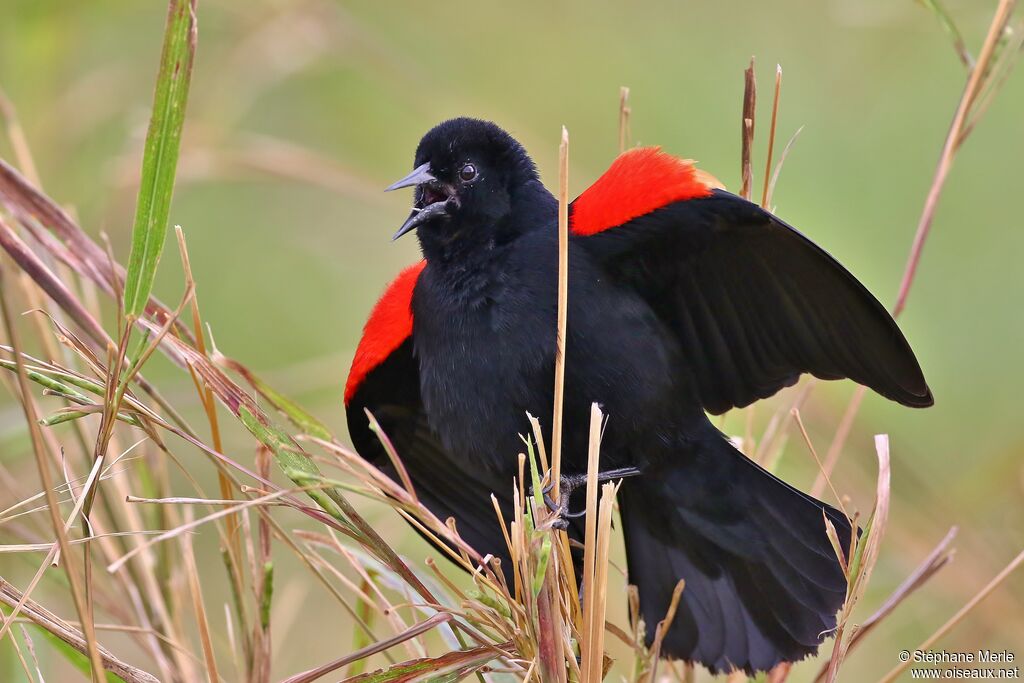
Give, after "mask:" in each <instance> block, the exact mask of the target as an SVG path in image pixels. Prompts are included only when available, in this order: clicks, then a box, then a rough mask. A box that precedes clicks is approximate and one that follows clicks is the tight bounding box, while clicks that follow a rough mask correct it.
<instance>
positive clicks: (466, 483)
mask: <svg viewBox="0 0 1024 683" xmlns="http://www.w3.org/2000/svg"><path fill="white" fill-rule="evenodd" d="M412 345H413V340H412V337H410V338H408V339H406V340H405V341H404V342H403V343H402V344H401V345H400V346H399V347H398V348H397V349H395V350H394V351H393V352H392V353H391V354H390V355H389V356H388V357H387V358H386V359H385V360H384V361H383V362H381V363H380V364H379V365H377V366H376V367H374V368H373V369H372V370H370V371H369V373H367V375H366V376H365V377H364V378H363V379H362V381H361V382H360V383H359V385H358V387H357V388H356V389H355V391H354V393H353V394H352V396H351V398H350V399H349V401H348V404H347V405H346V417H347V418H348V430H349V436H350V437H351V439H352V444H353V445H354V446H355V447H356V451H358V453H359V454H360V455H361V456H362V457H363V458H365V459H366V460H368V461H370V462H371V463H373V464H374V465H376V466H377V467H378V468H380V469H381V470H382V471H384V472H385V473H386V474H388V476H390V477H391V478H392V479H394V480H395V481H400V480H399V477H398V474H397V473H396V471H395V469H394V468H393V467H392V465H391V463H390V460H389V459H388V456H387V453H386V452H385V450H384V447H383V446H382V445H381V442H380V440H379V439H378V438H377V436H376V435H375V434H374V433H373V432H372V431H371V430H370V426H369V419H368V418H367V416H366V413H365V412H364V411H365V410H367V409H368V410H369V411H370V412H371V413H372V414H373V416H374V417H375V418H376V419H377V422H378V423H379V424H380V426H381V428H382V429H383V430H384V433H385V434H387V436H388V438H389V439H390V440H391V442H392V444H393V445H394V447H395V451H396V452H397V453H398V456H399V457H400V458H401V460H402V464H403V465H404V466H405V468H406V470H407V471H408V473H409V477H410V478H411V479H412V481H413V487H414V488H415V490H416V494H417V496H418V497H419V499H420V500H421V501H422V502H423V503H424V504H425V505H426V506H427V507H428V508H429V509H430V511H431V512H433V513H434V514H435V515H436V516H437V517H438V518H439V519H441V520H442V521H444V520H446V519H448V518H449V517H454V518H455V520H456V528H457V529H458V530H459V534H460V535H461V536H462V538H463V540H465V541H466V542H467V543H469V545H470V546H472V547H473V548H474V549H475V550H476V551H477V552H479V553H480V554H481V555H486V554H488V553H490V554H492V555H494V556H495V557H497V558H499V559H500V560H501V563H502V568H503V570H504V571H505V572H506V578H507V579H509V580H511V575H510V574H509V573H508V572H509V571H510V570H511V567H512V564H511V560H510V559H509V555H508V550H507V548H506V546H505V540H504V535H503V533H502V529H501V525H500V524H499V523H498V519H497V514H496V513H495V511H494V506H493V505H492V503H491V493H492V492H493V493H494V494H495V496H496V497H497V499H498V502H499V505H500V506H501V508H502V515H504V517H505V519H506V521H508V520H511V519H513V506H512V500H511V493H512V482H511V481H497V480H496V479H497V478H496V477H494V476H488V475H489V472H488V470H487V468H484V467H478V468H472V469H469V468H466V467H465V466H464V465H460V464H458V463H457V462H455V461H454V460H453V459H452V458H451V456H450V455H449V454H448V453H447V452H446V451H445V449H444V448H443V447H442V445H441V442H440V440H439V439H438V437H437V435H436V434H435V433H434V432H433V430H431V429H430V427H429V425H428V424H427V416H426V413H425V412H424V409H423V401H422V399H421V398H420V381H419V366H418V364H417V363H416V359H415V358H414V357H413V353H412ZM427 540H430V539H429V538H428V539H427Z"/></svg>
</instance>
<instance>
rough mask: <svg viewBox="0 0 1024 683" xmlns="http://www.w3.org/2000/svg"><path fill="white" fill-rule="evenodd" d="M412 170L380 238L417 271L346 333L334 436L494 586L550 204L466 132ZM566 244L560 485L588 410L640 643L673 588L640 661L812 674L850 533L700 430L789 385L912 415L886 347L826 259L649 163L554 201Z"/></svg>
mask: <svg viewBox="0 0 1024 683" xmlns="http://www.w3.org/2000/svg"><path fill="white" fill-rule="evenodd" d="M414 166H415V169H414V170H413V172H412V173H410V174H409V175H408V176H406V177H405V178H403V179H402V180H400V181H398V182H397V183H395V184H394V185H392V186H391V188H388V189H395V188H400V187H409V186H415V188H416V198H415V207H414V208H413V210H412V214H411V215H410V216H409V218H408V219H407V220H406V221H405V224H404V225H402V227H401V228H400V229H399V231H398V233H397V234H396V235H395V238H397V237H399V236H401V235H403V234H405V233H407V232H409V231H411V230H416V231H417V235H418V237H419V241H420V246H421V248H422V251H423V257H424V260H423V261H421V262H420V263H418V264H417V265H415V266H412V267H411V268H409V269H407V270H405V271H404V272H403V273H402V274H401V275H399V277H398V279H397V280H395V281H394V283H392V284H391V286H390V287H389V288H388V290H387V291H386V292H385V294H384V296H383V297H382V298H381V300H380V302H379V303H378V304H377V306H376V308H374V310H373V313H372V314H371V315H370V319H369V321H368V322H367V325H366V329H365V332H364V335H363V338H362V341H361V342H360V344H359V347H358V349H357V351H356V355H355V359H354V360H353V362H352V369H351V372H350V374H349V378H348V383H347V386H346V388H345V403H346V407H347V412H348V424H349V429H350V432H351V436H352V440H353V442H354V444H355V446H356V447H357V449H358V450H359V452H360V453H361V454H362V455H363V456H364V457H366V458H368V459H370V460H372V461H374V462H375V463H377V464H378V465H379V466H381V467H382V468H384V469H385V470H386V471H388V472H389V474H391V475H394V471H393V470H391V469H390V465H389V464H388V463H389V461H388V459H387V458H386V457H385V454H384V451H383V449H382V447H381V446H380V444H379V442H378V440H377V438H376V437H375V436H374V435H373V434H372V433H371V432H370V430H369V428H368V426H367V420H366V417H365V415H364V409H369V410H370V411H371V412H372V413H373V414H374V415H375V416H376V418H377V419H378V420H379V421H380V424H381V426H382V427H383V429H384V431H385V432H386V433H387V434H388V435H389V436H390V437H391V440H392V441H393V443H394V445H395V447H396V450H397V451H398V453H399V455H400V456H401V457H402V459H403V462H404V464H405V466H406V468H407V469H408V471H409V474H410V476H411V478H412V480H413V482H414V485H415V487H416V490H417V493H418V495H419V497H420V499H421V500H423V501H424V502H425V503H426V504H427V505H428V506H429V507H430V509H431V510H432V511H433V512H434V513H435V514H437V515H438V516H439V517H440V518H441V519H445V518H447V517H449V516H451V517H454V518H455V519H456V520H457V523H458V528H459V530H460V532H461V534H462V536H463V537H464V538H465V539H466V540H467V541H468V542H469V543H470V544H471V545H472V546H473V547H474V548H476V549H477V550H478V551H480V552H481V553H493V554H494V555H495V556H497V557H499V558H502V559H503V567H505V568H506V569H507V568H508V567H510V564H511V563H510V561H509V559H508V553H507V551H506V550H505V542H504V540H503V536H502V531H501V529H500V527H499V526H498V522H497V519H496V515H495V512H494V509H493V507H492V504H491V498H490V494H491V493H493V494H494V495H495V496H496V497H497V498H498V500H499V501H500V504H501V506H502V508H503V513H504V515H505V519H510V518H511V517H512V509H511V508H512V503H511V491H512V482H513V477H514V476H515V475H516V470H517V456H518V453H520V452H521V451H522V450H523V444H522V441H521V439H520V436H519V435H520V434H527V433H529V431H530V427H529V423H528V422H527V412H529V413H531V414H533V415H540V416H544V415H551V412H552V404H553V373H554V358H555V320H556V306H557V296H556V292H557V270H558V267H557V250H558V246H557V245H558V236H557V210H558V203H557V201H556V200H555V198H554V197H553V196H552V195H551V193H550V192H548V190H547V189H545V187H544V185H542V184H541V182H540V179H539V178H538V175H537V170H536V168H535V166H534V164H533V162H532V161H531V159H530V157H529V156H528V155H527V153H526V151H525V150H524V149H523V147H522V146H521V145H520V144H519V143H518V142H516V140H514V139H513V138H512V137H511V136H509V135H508V134H507V133H506V132H504V131H503V130H501V129H500V128H498V127H497V126H496V125H494V124H492V123H489V122H484V121H478V120H474V119H467V118H460V119H454V120H451V121H447V122H444V123H442V124H440V125H438V126H437V127H436V128H434V129H433V130H431V131H430V132H429V133H427V134H426V136H425V137H424V138H423V139H422V141H421V142H420V144H419V147H418V148H417V150H416V158H415V162H414ZM570 226H571V233H572V235H571V239H570V245H569V309H568V330H567V339H566V358H567V361H566V363H567V364H566V371H565V373H566V380H565V381H566V387H567V389H566V398H565V425H566V431H565V434H564V437H563V453H564V455H563V472H566V473H570V474H571V473H577V474H578V473H582V472H585V471H586V462H587V440H588V429H589V410H590V405H591V403H593V402H597V403H599V404H601V406H602V407H603V409H604V411H605V413H606V414H607V415H608V416H609V419H608V424H607V428H606V431H605V434H604V439H603V442H602V448H601V469H602V470H610V469H616V468H632V467H635V468H637V469H639V471H640V474H639V475H637V476H633V477H631V478H627V479H625V480H624V481H623V484H622V488H621V490H620V494H619V500H620V504H621V512H622V526H623V532H624V534H625V539H626V551H627V555H628V562H629V581H630V583H633V584H636V585H637V586H638V588H639V593H640V611H641V613H642V615H643V617H644V619H645V621H646V623H647V624H648V631H647V638H648V641H650V640H651V638H652V635H653V630H654V629H653V625H654V624H656V623H657V622H658V621H659V620H661V619H662V618H663V617H664V615H665V611H666V609H667V607H668V604H669V601H670V596H671V594H672V590H673V588H674V587H675V585H676V583H677V581H678V580H679V579H680V578H683V579H685V580H686V587H685V589H684V591H683V595H682V600H681V603H680V605H679V609H678V612H677V614H676V617H675V620H674V622H673V623H672V626H671V628H670V630H669V631H668V634H667V636H666V637H665V640H664V643H663V645H662V653H663V654H664V655H666V656H670V657H674V658H681V659H685V660H689V661H696V662H700V663H701V664H704V665H705V666H707V667H708V668H710V669H711V670H712V671H721V670H728V669H731V668H733V667H736V668H740V669H744V670H746V671H748V672H749V671H754V670H764V669H769V668H771V667H772V666H774V665H775V664H777V663H779V662H782V661H794V660H799V659H802V658H803V657H805V656H807V655H808V654H811V653H814V652H815V651H816V650H817V647H818V645H819V644H820V643H821V642H822V640H823V638H824V637H825V636H827V635H829V634H830V631H831V630H832V629H833V628H834V627H835V625H836V612H837V610H838V609H839V607H840V605H841V604H842V602H843V599H844V596H845V594H846V580H845V578H844V576H843V572H842V570H841V569H840V566H839V563H838V561H837V559H836V556H835V552H834V550H833V548H832V545H831V543H830V542H829V540H828V537H827V535H826V532H825V525H824V522H823V518H822V514H823V512H824V514H825V515H827V516H828V517H829V519H830V520H831V521H832V523H833V524H834V525H835V527H836V529H837V531H838V534H839V538H840V539H843V547H844V551H848V550H849V548H848V543H849V539H850V534H851V529H850V523H849V522H848V520H847V519H846V518H845V516H844V515H842V514H841V513H839V512H838V511H837V510H835V509H833V508H832V507H830V506H828V505H826V504H825V503H822V502H821V501H818V500H815V499H814V498H812V497H810V496H808V495H805V494H804V493H801V492H800V491H798V490H797V489H795V488H793V487H791V486H789V485H788V484H786V483H785V482H783V481H781V480H779V479H777V478H776V477H774V476H772V475H771V474H769V473H768V472H767V471H765V470H764V469H762V468H761V467H759V466H758V465H756V464H755V463H754V462H752V461H751V460H750V459H749V458H747V457H745V456H744V455H743V454H741V453H740V452H739V451H737V450H736V449H735V448H733V447H732V445H730V443H729V442H728V441H727V440H726V438H725V437H724V436H723V435H722V434H721V433H720V432H719V431H718V430H717V429H716V428H715V427H714V426H713V425H712V424H711V422H710V421H709V419H708V416H707V413H706V412H705V411H707V412H710V413H713V414H719V413H723V412H725V411H727V410H729V409H730V408H733V407H742V406H746V405H748V404H750V403H752V402H753V401H755V400H757V399H760V398H765V397H767V396H771V395H772V394H774V393H776V392H777V391H779V390H780V389H782V388H783V387H787V386H790V385H792V384H794V383H795V382H796V381H797V379H798V378H799V376H800V374H801V373H804V372H809V373H811V374H813V375H815V376H816V377H819V378H822V379H839V378H844V377H848V378H851V379H853V380H855V381H857V382H860V383H861V384H865V385H867V386H868V387H871V388H872V389H874V390H875V391H877V392H878V393H880V394H882V395H883V396H885V397H887V398H890V399H892V400H894V401H897V402H899V403H902V404H904V405H907V406H914V407H923V406H929V405H931V404H932V396H931V392H930V391H929V389H928V386H927V384H926V383H925V380H924V377H923V375H922V373H921V369H920V367H919V365H918V363H917V360H916V359H915V358H914V354H913V352H912V351H911V349H910V346H909V345H908V344H907V342H906V340H905V339H904V337H903V335H902V334H901V333H900V330H899V329H898V328H897V327H896V324H895V322H893V320H892V318H891V317H890V316H889V314H888V313H887V312H886V310H885V308H883V307H882V305H881V304H880V303H879V302H878V301H877V300H876V299H875V298H874V297H873V296H872V295H871V293H870V292H868V290H867V289H866V288H865V287H864V286H863V285H862V284H861V283H860V282H858V281H857V280H856V278H854V277H853V275H851V274H850V273H849V272H848V271H847V270H846V269H845V268H843V266H841V265H840V264H839V263H838V262H836V261H835V260H834V259H833V258H832V257H831V256H829V255H828V254H827V253H825V252H824V251H823V250H822V249H820V248H819V247H817V246H816V245H815V244H814V243H813V242H811V241H810V240H809V239H807V238H806V237H804V236H803V235H802V234H800V233H799V232H797V231H796V230H794V229H793V228H791V227H790V226H788V225H786V224H785V223H784V222H782V221H781V220H779V219H778V218H776V217H775V216H773V215H772V214H770V213H768V212H767V211H765V210H763V209H761V208H760V207H758V206H757V205H755V204H752V203H750V202H748V201H746V200H744V199H741V198H739V197H737V196H735V195H733V194H730V193H728V192H725V191H723V190H719V189H713V188H712V187H710V186H709V185H708V184H707V183H705V182H704V181H703V180H702V177H701V176H700V175H699V173H698V172H697V171H696V170H695V169H694V167H693V165H692V164H691V163H689V162H686V161H681V160H679V159H676V158H674V157H672V156H669V155H668V154H665V153H664V152H661V151H659V150H658V149H657V148H644V149H634V150H631V151H628V152H626V153H625V154H623V155H621V156H620V157H619V158H618V159H616V160H615V162H614V163H613V164H612V166H611V168H609V169H608V171H607V172H606V173H605V174H604V175H603V176H601V177H600V178H599V179H598V180H597V182H596V183H594V185H592V186H591V187H590V188H589V189H588V190H586V191H585V192H584V193H583V194H582V195H580V197H579V198H577V199H576V200H575V201H574V202H573V203H572V205H571V206H570ZM545 437H546V438H547V439H548V440H550V431H548V432H547V434H546V435H545ZM568 524H569V529H568V531H569V533H570V535H571V536H574V537H576V538H581V534H582V525H581V524H580V523H579V522H578V521H572V520H569V521H568ZM583 590H584V591H585V590H586V586H583Z"/></svg>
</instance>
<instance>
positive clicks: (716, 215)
mask: <svg viewBox="0 0 1024 683" xmlns="http://www.w3.org/2000/svg"><path fill="white" fill-rule="evenodd" d="M617 173H618V174H619V175H622V174H623V170H622V169H621V168H620V169H618V171H617ZM604 186H605V188H606V189H605V191H606V192H607V191H609V190H608V189H607V183H605V184H604ZM584 197H586V193H584V196H583V197H581V199H583V198H584ZM577 201H580V200H577ZM588 201H592V200H588ZM603 201H604V203H605V204H607V203H609V199H608V198H607V197H605V198H604V200H603ZM632 201H634V202H635V201H636V200H635V199H633V200H632ZM570 210H571V211H574V210H575V203H574V206H573V207H571V209H570ZM574 239H576V240H578V241H579V243H581V244H583V245H585V248H586V249H587V250H588V251H589V252H590V253H591V254H592V255H594V256H596V258H597V259H598V260H599V261H601V262H602V263H603V265H604V268H605V270H606V271H607V272H608V273H609V275H610V276H611V277H612V278H613V279H615V280H616V281H618V282H619V283H620V284H622V285H624V286H627V287H630V288H633V289H634V290H636V291H637V292H638V293H640V294H641V295H642V296H643V297H644V298H645V299H646V300H647V301H648V303H649V304H650V305H651V307H652V308H653V309H654V310H655V311H656V312H657V313H658V314H659V315H660V316H661V317H662V318H663V319H664V320H665V321H666V322H667V323H668V324H669V326H670V327H671V328H672V329H673V330H675V332H676V334H677V335H678V337H679V341H680V344H681V346H682V348H683V351H684V354H685V357H686V358H688V359H690V365H691V367H692V372H693V376H694V378H695V381H696V384H697V386H698V390H699V393H700V396H701V400H702V402H703V404H704V407H705V409H707V410H708V411H709V412H712V413H721V412H724V411H726V410H728V409H730V408H733V407H742V406H746V405H748V404H750V403H752V402H753V401H755V400H757V399H760V398H765V397H767V396H771V395H772V394H774V393H776V392H777V391H779V390H780V389H782V388H783V387H786V386H790V385H792V384H794V383H795V382H796V381H797V379H798V378H799V376H800V375H801V374H802V373H811V374H813V375H814V376H816V377H819V378H821V379H840V378H844V377H848V378H850V379H853V380H854V381H856V382H859V383H861V384H864V385H866V386H868V387H870V388H872V389H874V390H875V391H877V392H878V393H880V394H882V395H883V396H885V397H887V398H890V399H892V400H894V401H898V402H899V403H902V404H904V405H908V406H914V407H923V406H928V405H931V404H932V395H931V391H930V390H929V389H928V385H927V383H926V382H925V380H924V376H923V374H922V372H921V368H920V366H919V365H918V362H917V359H916V358H915V357H914V353H913V351H912V350H911V348H910V345H909V344H908V343H907V341H906V339H905V338H904V337H903V334H902V333H901V332H900V330H899V328H898V327H897V326H896V323H895V322H894V321H893V319H892V317H891V316H890V315H889V313H888V312H887V311H886V309H885V308H884V307H883V306H882V305H881V304H880V303H879V302H878V300H877V299H875V297H874V296H872V295H871V293H870V292H869V291H868V290H867V289H866V288H865V287H864V285H862V284H861V283H860V282H859V281H858V280H857V279H856V278H855V277H854V276H853V275H851V274H850V272H849V271H847V270H846V269H845V268H844V267H843V266H842V265H840V264H839V262H838V261H836V260H835V259H834V258H832V257H831V256H830V255H829V254H828V253H827V252H825V251H824V250H823V249H821V248H820V247H818V246H817V245H816V244H814V243H813V242H812V241H811V240H809V239H808V238H806V237H805V236H804V235H802V234H801V233H800V232H798V231H797V230H795V229H794V228H792V227H791V226H789V225H787V224H786V223H784V222H783V221H781V220H779V219H778V218H777V217H775V216H773V215H772V214H770V213H769V212H767V211H764V210H763V209H761V208H760V207H758V206H757V205H755V204H752V203H750V202H748V201H746V200H744V199H741V198H740V197H737V196H735V195H732V194H730V193H728V192H725V191H723V190H710V191H709V194H707V195H706V196H699V195H695V196H693V197H687V198H684V199H681V200H677V201H671V202H669V203H666V204H663V205H660V206H658V207H656V208H652V209H651V210H649V211H648V212H647V213H645V214H643V215H639V216H635V217H633V218H631V219H629V220H627V221H625V222H623V223H621V224H620V225H617V226H614V227H604V228H603V229H602V230H600V231H589V232H577V233H576V236H575V238H574Z"/></svg>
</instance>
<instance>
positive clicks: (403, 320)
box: [345, 261, 427, 406]
mask: <svg viewBox="0 0 1024 683" xmlns="http://www.w3.org/2000/svg"><path fill="white" fill-rule="evenodd" d="M426 265H427V262H426V261H420V262H419V263H417V264H416V265H413V266H409V267H408V268H406V269H405V270H403V271H402V272H401V273H399V275H398V277H396V278H395V279H394V281H392V283H391V284H390V285H388V288H387V289H386V290H384V295H383V296H381V298H380V300H379V301H378V302H377V305H376V306H374V307H373V311H371V312H370V318H369V319H368V320H367V321H366V327H364V328H363V338H362V339H360V340H359V346H357V347H356V355H355V357H354V358H353V359H352V369H351V370H349V372H348V381H347V382H346V383H345V405H346V406H347V405H348V404H349V401H351V400H352V397H353V396H354V395H355V393H356V391H357V390H358V389H359V385H360V384H362V383H363V380H364V379H366V376H367V375H368V374H370V371H371V370H373V369H374V368H375V367H377V366H378V365H380V364H381V363H383V362H384V361H385V360H387V358H388V356H390V355H391V354H392V353H394V351H395V349H397V348H398V347H399V346H401V345H402V343H403V342H404V341H405V340H406V339H408V338H409V335H411V334H412V292H413V289H415V287H416V281H417V280H418V279H419V277H420V273H422V272H423V268H424V267H425V266H426Z"/></svg>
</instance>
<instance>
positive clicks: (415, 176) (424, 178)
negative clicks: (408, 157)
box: [384, 163, 454, 240]
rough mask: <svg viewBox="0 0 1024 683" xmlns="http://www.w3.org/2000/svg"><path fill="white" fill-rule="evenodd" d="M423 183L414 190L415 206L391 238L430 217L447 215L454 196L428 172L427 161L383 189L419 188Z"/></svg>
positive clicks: (396, 237) (411, 228)
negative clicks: (424, 186)
mask: <svg viewBox="0 0 1024 683" xmlns="http://www.w3.org/2000/svg"><path fill="white" fill-rule="evenodd" d="M423 185H426V188H423V189H418V190H417V192H416V196H417V202H416V206H413V209H412V213H411V214H409V217H408V218H407V219H405V223H403V224H402V227H400V228H399V229H398V232H396V233H395V235H394V237H392V238H391V239H392V240H397V239H398V238H399V237H401V236H402V235H404V234H405V233H407V232H410V231H412V230H415V229H416V228H418V227H419V226H420V225H422V224H423V223H426V222H427V221H429V220H430V219H432V218H435V217H437V216H447V215H448V207H449V203H450V202H451V201H452V200H453V199H454V197H453V195H452V193H451V192H450V191H449V189H448V188H447V187H446V186H445V185H443V184H442V183H441V182H440V181H438V179H437V178H436V177H434V174H432V173H431V172H430V164H429V163H426V164H423V165H422V166H417V167H416V168H414V169H413V171H412V173H410V174H409V175H407V176H405V177H404V178H402V179H401V180H399V181H397V182H395V183H392V184H391V185H389V186H388V187H387V188H385V190H384V191H385V192H391V191H392V190H398V189H401V188H403V187H416V188H420V186H423ZM434 200H436V201H434Z"/></svg>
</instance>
